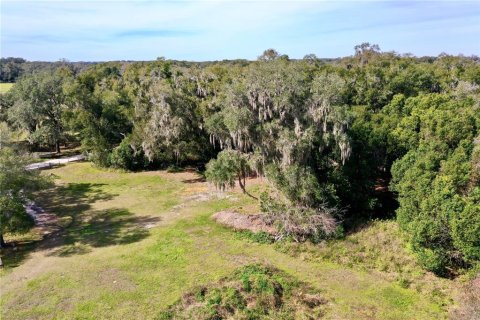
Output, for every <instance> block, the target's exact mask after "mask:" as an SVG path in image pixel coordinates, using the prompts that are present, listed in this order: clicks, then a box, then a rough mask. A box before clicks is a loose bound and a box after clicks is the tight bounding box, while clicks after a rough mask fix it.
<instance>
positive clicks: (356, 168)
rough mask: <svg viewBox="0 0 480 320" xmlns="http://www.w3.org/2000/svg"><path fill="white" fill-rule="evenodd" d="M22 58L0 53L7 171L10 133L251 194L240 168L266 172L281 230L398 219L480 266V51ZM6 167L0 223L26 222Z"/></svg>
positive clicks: (434, 263)
mask: <svg viewBox="0 0 480 320" xmlns="http://www.w3.org/2000/svg"><path fill="white" fill-rule="evenodd" d="M17 60H18V59H13V60H8V64H7V63H6V62H7V60H4V61H3V60H2V78H1V79H2V81H8V82H12V81H14V82H15V85H14V86H13V87H12V89H11V90H10V91H9V92H8V93H6V94H3V95H1V96H0V98H1V101H0V108H1V109H0V121H1V122H3V123H4V124H3V125H2V127H1V128H0V129H1V130H0V136H1V141H0V143H1V146H2V148H1V156H0V166H2V167H4V168H5V167H8V168H13V167H19V166H20V167H21V164H23V163H24V162H22V161H17V160H12V159H13V158H12V157H14V156H15V157H21V156H20V155H18V153H19V151H18V149H19V143H18V140H16V139H12V138H11V137H7V136H8V134H7V133H9V132H11V131H12V130H17V131H20V132H25V133H26V140H27V142H28V148H29V150H30V151H33V150H54V151H56V152H57V153H58V152H61V146H62V145H65V144H79V145H80V146H81V149H82V150H83V152H85V153H86V154H87V155H88V158H89V160H91V161H93V162H94V163H95V164H97V165H98V166H102V167H112V168H118V169H124V170H131V171H140V170H149V169H155V168H167V167H170V166H195V167H197V168H198V169H199V170H201V171H203V170H205V176H206V178H207V180H208V181H211V182H212V183H214V184H215V185H216V186H217V187H218V188H221V189H225V188H228V187H231V186H234V185H235V184H236V183H238V184H239V185H240V187H241V188H242V189H243V190H244V191H245V192H246V190H245V184H246V183H248V180H246V178H247V177H250V176H259V175H261V176H265V177H266V178H267V180H268V182H269V183H270V189H269V190H270V191H269V192H265V193H263V194H262V195H261V197H260V199H259V201H260V203H261V207H262V209H263V211H264V212H265V214H266V215H267V216H268V217H269V219H270V220H271V221H272V223H274V224H276V225H278V227H279V229H280V230H281V231H282V234H283V237H290V238H292V239H294V240H296V241H307V240H309V241H312V242H318V241H320V240H323V239H331V238H337V237H342V236H343V235H344V234H345V232H346V231H348V230H349V229H350V228H352V227H353V226H355V225H356V224H357V223H358V222H360V221H365V220H368V219H372V218H385V217H392V216H393V215H396V219H397V221H398V223H399V225H400V227H401V228H402V229H403V231H404V232H405V233H406V234H407V235H408V237H409V239H410V243H411V247H412V249H413V251H414V252H415V253H416V255H417V257H418V259H419V262H420V263H421V264H422V265H423V266H424V267H425V268H426V269H427V270H431V271H433V272H435V273H437V274H439V275H443V276H448V275H452V274H455V273H457V272H460V271H461V270H464V269H468V268H472V267H475V266H478V263H479V261H480V237H479V235H480V59H479V58H478V57H463V56H450V55H446V54H445V55H440V56H438V57H424V58H417V57H414V56H410V55H400V54H397V53H394V52H382V51H381V50H380V49H379V47H378V46H376V45H370V44H368V43H364V44H361V45H359V46H356V47H355V52H354V55H352V56H350V57H345V58H341V59H336V60H331V61H325V60H322V59H319V58H317V57H316V56H315V55H307V56H305V57H304V58H303V59H300V60H293V59H289V57H288V56H286V55H281V54H279V53H278V52H276V51H275V50H273V49H269V50H266V51H265V52H264V53H263V54H262V55H261V56H259V58H258V60H257V61H246V60H236V61H220V62H209V63H194V62H178V61H169V60H165V59H163V58H161V59H158V60H156V61H151V62H105V63H97V64H92V65H82V67H81V68H80V67H79V65H75V64H72V63H68V62H66V61H63V62H59V63H55V64H47V67H40V68H34V69H35V70H29V71H21V70H23V69H22V68H21V65H24V64H26V63H27V62H25V61H21V60H18V61H17ZM4 62H5V64H3V63H4ZM7 68H8V70H9V71H8V72H7V71H6V70H7ZM12 70H13V71H12ZM12 149H15V150H17V153H15V152H14V151H12ZM1 172H2V176H0V184H1V187H2V188H1V190H2V191H1V193H0V197H1V199H0V202H1V210H2V212H1V215H0V217H1V219H2V221H1V225H2V233H4V232H12V231H21V230H24V229H25V228H26V227H27V226H28V224H25V223H17V224H16V223H15V221H16V220H15V221H14V220H12V219H13V218H12V217H15V215H17V211H21V207H19V205H18V204H19V203H20V204H21V203H22V201H24V200H22V199H24V198H25V196H24V195H23V194H22V193H21V191H20V190H21V189H22V184H21V183H18V184H17V182H16V180H12V179H11V176H10V175H6V174H4V172H7V171H6V170H2V171H1ZM12 172H13V171H12ZM16 177H20V175H18V176H16ZM37 178H38V177H34V178H32V179H33V180H34V181H35V184H36V185H38V184H40V183H39V182H38V181H36V180H35V179H37ZM387 187H388V189H389V190H390V191H388V190H387ZM12 190H14V192H13V193H12ZM389 192H392V194H390V193H389ZM12 197H14V198H15V199H14V200H15V201H16V202H15V203H13V202H11V200H12V199H13V198H12ZM397 201H398V203H397ZM396 206H398V208H397V209H396ZM19 208H20V209H19ZM394 209H396V211H395V212H393V210H394ZM12 210H13V211H14V212H16V213H15V215H11V214H10V213H9V212H13V211H12ZM18 221H22V219H18ZM16 225H17V226H16ZM16 228H18V230H16Z"/></svg>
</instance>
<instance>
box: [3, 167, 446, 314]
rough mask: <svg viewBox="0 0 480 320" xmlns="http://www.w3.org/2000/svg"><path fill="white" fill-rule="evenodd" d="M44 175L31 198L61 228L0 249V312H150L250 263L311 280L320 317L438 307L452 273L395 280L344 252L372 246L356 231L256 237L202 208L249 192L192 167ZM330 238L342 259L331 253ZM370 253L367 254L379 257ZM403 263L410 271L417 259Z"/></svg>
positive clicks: (245, 201)
mask: <svg viewBox="0 0 480 320" xmlns="http://www.w3.org/2000/svg"><path fill="white" fill-rule="evenodd" d="M45 174H53V175H55V176H56V177H57V180H56V185H57V187H56V188H55V189H52V190H47V191H44V192H41V193H39V194H38V198H37V201H38V202H39V203H40V204H41V205H42V206H43V207H44V208H45V209H46V210H48V211H50V212H54V213H56V214H57V215H58V216H59V219H60V220H59V221H60V222H61V224H62V225H63V227H64V228H65V229H64V231H62V232H60V234H58V235H57V236H54V237H50V238H49V239H47V240H44V241H42V242H41V243H40V244H39V245H37V246H36V250H34V251H26V252H21V254H20V253H18V255H17V257H16V259H14V260H13V262H12V263H10V264H9V259H11V257H9V256H4V257H3V258H4V261H5V262H6V264H7V265H10V266H9V267H7V268H6V270H3V271H2V273H1V278H0V281H1V287H2V290H1V311H2V319H154V318H156V317H157V316H158V315H159V314H160V312H161V311H162V310H165V309H166V308H167V307H168V306H169V305H171V304H172V303H174V302H175V301H176V300H177V299H179V298H180V297H181V296H182V294H183V293H185V292H187V291H189V290H190V289H191V288H193V287H195V286H198V285H207V284H209V283H211V282H214V281H218V280H219V279H220V278H222V277H225V276H228V275H230V274H232V272H233V271H234V270H235V269H237V268H238V267H240V266H242V265H246V264H251V263H261V264H267V265H271V266H273V267H275V268H278V269H279V270H282V271H284V272H286V273H287V274H290V275H292V276H294V277H295V278H297V279H299V280H301V281H305V282H306V283H308V284H309V285H311V286H313V287H315V288H317V289H318V290H320V292H321V294H322V296H323V297H324V298H325V299H327V300H328V304H327V305H326V314H325V316H324V318H325V319H444V318H446V317H447V308H448V306H449V304H450V302H448V301H449V299H450V297H451V295H452V294H453V293H452V292H453V289H451V291H449V290H450V289H449V287H450V286H451V288H453V282H451V281H448V280H443V279H438V278H435V277H431V278H430V281H429V286H428V287H427V288H426V289H425V288H423V289H422V288H418V287H415V286H409V285H404V284H403V283H402V282H400V281H399V279H398V277H397V276H396V274H394V273H392V272H387V271H389V270H384V271H382V267H381V268H376V267H375V264H372V263H370V262H369V263H363V262H362V261H361V259H352V258H351V256H352V254H355V255H356V256H362V255H361V254H360V252H362V250H367V251H368V250H370V249H369V248H370V246H372V244H369V245H367V246H366V248H367V249H361V248H360V249H359V248H358V247H359V246H358V242H359V241H362V238H361V237H362V235H361V234H360V236H359V235H353V236H352V237H354V238H352V237H350V236H349V237H347V239H345V240H338V241H335V242H334V243H331V244H328V245H327V248H323V249H322V248H321V247H318V246H312V245H310V246H309V245H305V246H304V245H301V248H300V249H299V248H298V247H297V246H296V245H295V246H293V247H292V245H291V244H260V243H256V242H254V241H251V240H249V239H248V237H239V236H238V233H237V232H235V231H232V230H230V229H228V228H225V227H222V226H220V225H218V224H216V223H215V222H214V221H213V220H212V219H211V218H210V216H211V215H212V214H213V213H215V212H217V211H220V210H224V209H227V208H236V209H238V210H240V211H241V210H243V209H244V208H250V209H249V210H251V208H252V206H254V202H253V201H252V200H251V199H249V198H247V197H245V196H243V195H242V194H241V193H238V192H236V191H234V192H230V193H227V194H221V193H218V192H216V191H215V190H214V189H212V188H211V187H209V186H208V185H207V184H206V183H205V182H203V181H202V179H200V178H199V176H197V175H196V174H195V173H191V172H184V173H167V172H164V171H158V172H140V173H125V172H117V171H108V170H102V169H98V168H95V167H93V166H92V165H91V164H90V163H75V164H69V165H67V166H64V167H61V168H57V169H53V170H49V171H45ZM256 189H258V185H257V186H254V187H253V190H251V191H252V192H255V191H258V190H256ZM387 224H388V223H387ZM377 225H380V226H381V227H379V230H381V228H384V227H385V223H383V224H377ZM392 225H393V224H392ZM374 227H375V226H374ZM367 234H368V232H367ZM388 234H389V233H386V236H388ZM355 237H356V238H355ZM26 238H28V236H27V237H26ZM385 241H387V240H385ZM388 241H390V240H388ZM390 242H392V241H390ZM392 243H395V241H393V242H392ZM392 243H389V245H392V246H393V245H395V244H392ZM378 245H379V246H382V243H378ZM332 246H337V247H338V248H336V249H335V250H337V251H338V256H342V255H346V256H345V260H346V262H343V260H342V259H341V258H338V257H331V255H332V253H331V252H330V251H328V248H330V247H332ZM390 249H393V250H396V249H398V248H390ZM317 250H318V252H317ZM397 251H398V252H397V253H396V255H400V256H405V257H406V258H405V259H406V260H408V261H411V257H410V256H409V255H408V253H407V252H404V251H403V250H397ZM389 254H390V256H391V255H392V254H393V253H389ZM347 255H348V257H347ZM379 255H381V253H378V252H375V256H373V257H370V258H369V261H370V260H372V259H373V260H375V261H376V260H379V261H381V260H382V257H380V256H379ZM390 256H388V255H387V256H386V257H387V259H390V260H391V257H390ZM367 257H368V255H367ZM357 263H358V266H361V265H364V266H366V267H365V268H358V266H357V265H355V264H357ZM385 263H386V264H388V262H385ZM396 263H397V262H396ZM409 265H411V264H409ZM399 268H401V266H399ZM387 269H388V267H387ZM410 269H411V270H410V271H409V273H408V274H409V275H412V274H415V275H416V276H418V277H420V276H421V271H420V269H419V268H418V267H415V266H413V267H411V268H410ZM439 296H440V298H439Z"/></svg>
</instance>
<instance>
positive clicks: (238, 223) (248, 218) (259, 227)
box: [212, 211, 277, 235]
mask: <svg viewBox="0 0 480 320" xmlns="http://www.w3.org/2000/svg"><path fill="white" fill-rule="evenodd" d="M212 218H213V219H214V220H215V221H217V222H218V223H220V224H222V225H224V226H228V227H232V228H234V229H236V230H249V231H252V232H267V233H269V234H271V235H275V234H276V233H277V229H276V228H275V227H274V226H272V225H269V224H267V223H266V222H265V220H264V219H263V217H262V215H260V214H243V213H238V212H234V211H220V212H217V213H215V214H214V215H213V216H212Z"/></svg>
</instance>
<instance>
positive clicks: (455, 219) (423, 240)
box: [392, 95, 480, 274]
mask: <svg viewBox="0 0 480 320" xmlns="http://www.w3.org/2000/svg"><path fill="white" fill-rule="evenodd" d="M406 108H407V109H408V110H409V112H408V115H407V116H405V117H404V118H403V119H402V120H401V121H400V122H399V124H398V126H397V128H396V129H395V130H394V135H395V136H396V137H397V141H398V143H399V144H400V145H402V146H403V147H404V148H407V147H408V149H409V151H408V152H407V153H406V154H405V156H403V157H402V158H400V159H398V160H397V161H396V162H395V163H394V164H393V167H392V176H393V177H392V188H393V189H394V190H395V191H396V192H398V195H399V202H400V208H399V209H398V211H397V214H398V221H399V223H400V226H401V227H402V228H403V229H404V230H406V231H407V232H408V233H409V234H410V238H411V243H412V248H413V250H414V251H415V252H417V254H418V256H419V260H420V262H421V263H422V264H423V265H424V266H425V267H426V268H427V269H429V270H432V271H434V272H436V273H439V274H445V273H446V269H447V268H452V267H458V266H462V265H464V264H471V263H474V262H475V261H478V259H479V258H480V256H479V255H478V253H479V248H480V242H478V232H479V231H480V220H479V219H478V212H479V209H480V202H479V198H478V195H477V194H478V191H477V189H478V185H476V184H475V183H474V182H472V179H474V177H475V176H476V173H475V170H474V168H473V167H472V162H473V159H472V155H473V154H474V153H473V150H474V146H475V144H476V143H478V142H475V141H477V140H478V138H477V140H475V141H474V139H475V137H476V136H477V135H478V132H479V126H478V125H479V124H480V118H479V116H478V112H477V111H478V110H475V107H472V104H471V101H468V100H467V101H462V100H460V101H456V100H452V99H450V98H449V97H447V96H445V95H428V96H420V97H418V98H411V99H408V100H407V103H406ZM476 148H478V147H476ZM466 219H468V222H466ZM467 224H468V226H467ZM460 229H461V230H462V231H460ZM474 234H476V235H477V236H474Z"/></svg>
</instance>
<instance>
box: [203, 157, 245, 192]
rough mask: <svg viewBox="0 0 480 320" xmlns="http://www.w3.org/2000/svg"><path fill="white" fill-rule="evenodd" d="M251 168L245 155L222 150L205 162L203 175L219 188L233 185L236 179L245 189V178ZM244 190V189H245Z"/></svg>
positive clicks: (222, 188)
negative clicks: (214, 157) (215, 156)
mask: <svg viewBox="0 0 480 320" xmlns="http://www.w3.org/2000/svg"><path fill="white" fill-rule="evenodd" d="M250 171H251V169H250V166H249V164H248V161H247V159H246V157H245V155H243V154H241V153H240V152H238V151H235V150H228V149H227V150H223V151H222V152H220V153H219V154H218V155H217V159H212V160H210V162H209V163H208V164H207V169H206V171H205V176H206V178H207V180H208V181H210V182H212V183H213V184H215V186H216V187H217V188H219V189H221V190H225V188H227V187H230V188H233V187H234V186H235V181H237V180H238V182H239V184H240V187H241V188H242V190H244V191H245V178H246V176H247V175H248V174H249V173H250ZM245 192H246V191H245Z"/></svg>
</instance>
